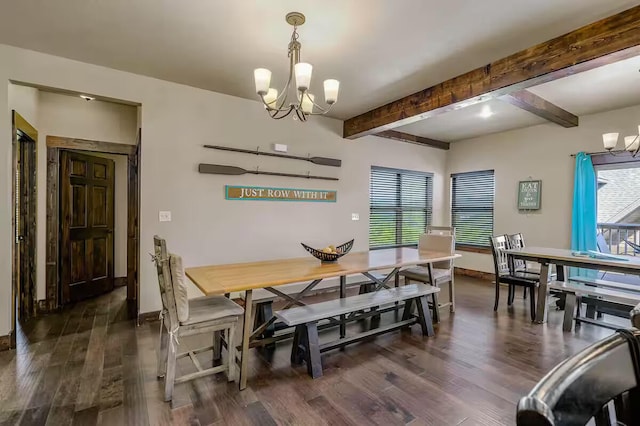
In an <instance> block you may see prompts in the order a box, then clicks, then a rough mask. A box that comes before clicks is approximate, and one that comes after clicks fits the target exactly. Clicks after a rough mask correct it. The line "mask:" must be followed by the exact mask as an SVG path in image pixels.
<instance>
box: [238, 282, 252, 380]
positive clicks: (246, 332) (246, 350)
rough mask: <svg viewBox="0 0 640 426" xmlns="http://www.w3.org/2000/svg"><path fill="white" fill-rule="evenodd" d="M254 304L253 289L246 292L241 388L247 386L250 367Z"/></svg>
mask: <svg viewBox="0 0 640 426" xmlns="http://www.w3.org/2000/svg"><path fill="white" fill-rule="evenodd" d="M252 306H253V290H247V291H245V293H244V320H243V323H242V353H241V354H240V356H241V358H240V390H244V389H246V387H247V374H248V371H247V370H248V367H249V339H250V338H251V308H252Z"/></svg>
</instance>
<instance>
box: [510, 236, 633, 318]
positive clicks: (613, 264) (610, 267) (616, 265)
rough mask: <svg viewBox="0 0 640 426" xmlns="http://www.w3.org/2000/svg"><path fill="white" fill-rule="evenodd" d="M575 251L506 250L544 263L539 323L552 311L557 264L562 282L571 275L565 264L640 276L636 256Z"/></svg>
mask: <svg viewBox="0 0 640 426" xmlns="http://www.w3.org/2000/svg"><path fill="white" fill-rule="evenodd" d="M574 252H575V251H574V250H567V249H558V248H550V247H522V248H519V249H509V250H505V253H507V254H508V255H510V256H513V257H514V258H516V259H523V260H526V261H531V262H538V263H539V264H540V285H539V286H538V300H537V306H536V317H535V322H536V323H538V324H542V323H544V322H546V321H547V313H548V310H549V309H548V295H549V286H548V282H549V271H550V266H551V265H556V272H557V280H558V281H564V280H565V279H567V278H569V277H568V276H567V273H566V271H565V267H567V266H569V267H576V268H587V269H597V270H600V271H612V272H621V273H623V274H634V275H640V258H637V257H634V256H619V257H620V258H624V260H621V259H616V258H614V257H610V258H607V257H605V256H603V257H589V256H576V255H574ZM543 277H545V278H546V279H543Z"/></svg>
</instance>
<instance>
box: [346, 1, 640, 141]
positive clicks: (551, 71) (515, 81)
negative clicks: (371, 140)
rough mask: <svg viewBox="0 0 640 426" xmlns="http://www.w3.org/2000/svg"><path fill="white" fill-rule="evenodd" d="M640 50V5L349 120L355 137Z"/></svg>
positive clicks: (348, 126) (349, 129) (348, 129)
mask: <svg viewBox="0 0 640 426" xmlns="http://www.w3.org/2000/svg"><path fill="white" fill-rule="evenodd" d="M638 55H640V6H636V7H634V8H631V9H628V10H626V11H624V12H621V13H618V14H616V15H613V16H610V17H608V18H605V19H602V20H600V21H598V22H594V23H592V24H589V25H586V26H584V27H582V28H579V29H577V30H575V31H572V32H570V33H568V34H565V35H563V36H560V37H557V38H554V39H552V40H549V41H546V42H544V43H540V44H538V45H536V46H533V47H530V48H528V49H525V50H522V51H520V52H518V53H515V54H513V55H510V56H507V57H506V58H503V59H500V60H498V61H495V62H492V63H490V64H488V65H486V66H484V67H481V68H477V69H475V70H473V71H469V72H467V73H465V74H462V75H460V76H458V77H455V78H452V79H450V80H447V81H445V82H442V83H440V84H436V85H435V86H433V87H429V88H427V89H424V90H421V91H419V92H416V93H414V94H412V95H409V96H406V97H404V98H401V99H398V100H396V101H393V102H390V103H388V104H386V105H383V106H381V107H378V108H375V109H373V110H371V111H369V112H366V113H364V114H361V115H358V116H356V117H353V118H350V119H348V120H346V121H345V122H344V127H343V136H344V137H345V138H348V139H354V138H358V137H361V136H365V135H371V134H377V133H380V132H383V131H385V130H391V129H393V128H396V127H399V126H405V125H407V124H411V123H415V122H416V121H420V120H423V119H425V118H428V117H432V116H434V115H437V114H441V113H443V112H447V111H451V110H455V109H459V108H462V107H465V106H468V105H472V104H475V103H477V102H482V101H485V100H488V99H493V98H496V97H499V96H502V95H506V94H509V93H512V92H515V91H519V90H522V89H526V88H527V87H531V86H535V85H538V84H542V83H546V82H549V81H553V80H557V79H559V78H562V77H565V76H568V75H571V74H575V73H579V72H583V71H587V70H590V69H594V68H597V67H600V66H602V65H607V64H611V63H614V62H617V61H620V60H623V59H627V58H630V57H633V56H638Z"/></svg>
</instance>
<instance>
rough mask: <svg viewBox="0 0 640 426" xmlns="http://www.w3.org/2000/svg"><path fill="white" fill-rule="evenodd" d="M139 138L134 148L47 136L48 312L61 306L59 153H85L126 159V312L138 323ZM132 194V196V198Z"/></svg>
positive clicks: (117, 144)
mask: <svg viewBox="0 0 640 426" xmlns="http://www.w3.org/2000/svg"><path fill="white" fill-rule="evenodd" d="M140 138H141V133H140V132H139V133H138V143H137V145H126V144H119V143H113V142H102V141H91V140H85V139H74V138H65V137H60V136H47V184H46V188H47V206H46V207H47V223H46V235H47V242H46V244H47V265H46V268H47V269H46V284H45V286H46V295H47V296H46V297H47V299H46V303H47V308H48V309H49V310H55V309H57V308H58V307H59V306H60V301H61V299H60V289H59V283H60V279H59V248H58V234H59V214H60V209H59V206H58V199H59V189H60V188H59V165H60V164H59V163H60V160H59V158H60V150H61V149H74V150H79V151H88V152H103V153H107V154H120V155H126V156H127V160H128V164H129V167H128V173H127V177H128V182H127V191H128V196H127V204H128V207H127V310H128V312H129V318H130V319H137V316H138V312H139V310H140V303H139V300H138V295H139V294H140V289H139V287H140V283H139V279H138V277H139V273H138V271H139V270H140V244H139V235H140V221H139V217H140V198H139V193H140V178H139V176H140V161H139V152H140ZM132 194H133V196H132Z"/></svg>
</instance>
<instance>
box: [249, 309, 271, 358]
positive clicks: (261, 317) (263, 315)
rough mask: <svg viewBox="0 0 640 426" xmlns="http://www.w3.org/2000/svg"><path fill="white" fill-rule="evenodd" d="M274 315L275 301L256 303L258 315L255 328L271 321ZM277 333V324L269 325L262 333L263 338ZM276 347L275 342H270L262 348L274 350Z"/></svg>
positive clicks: (254, 322)
mask: <svg viewBox="0 0 640 426" xmlns="http://www.w3.org/2000/svg"><path fill="white" fill-rule="evenodd" d="M271 317H273V302H272V301H268V302H260V303H256V315H255V319H254V321H253V329H254V330H256V329H257V328H258V327H260V326H261V325H262V324H264V323H265V322H267V321H269V320H270V319H271ZM274 333H275V324H271V325H269V327H267V328H266V329H265V330H264V332H263V333H262V334H261V335H260V338H261V339H267V338H269V337H273V335H274ZM275 348H276V344H275V343H270V344H268V345H265V346H263V347H261V349H268V350H273V349H275Z"/></svg>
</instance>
